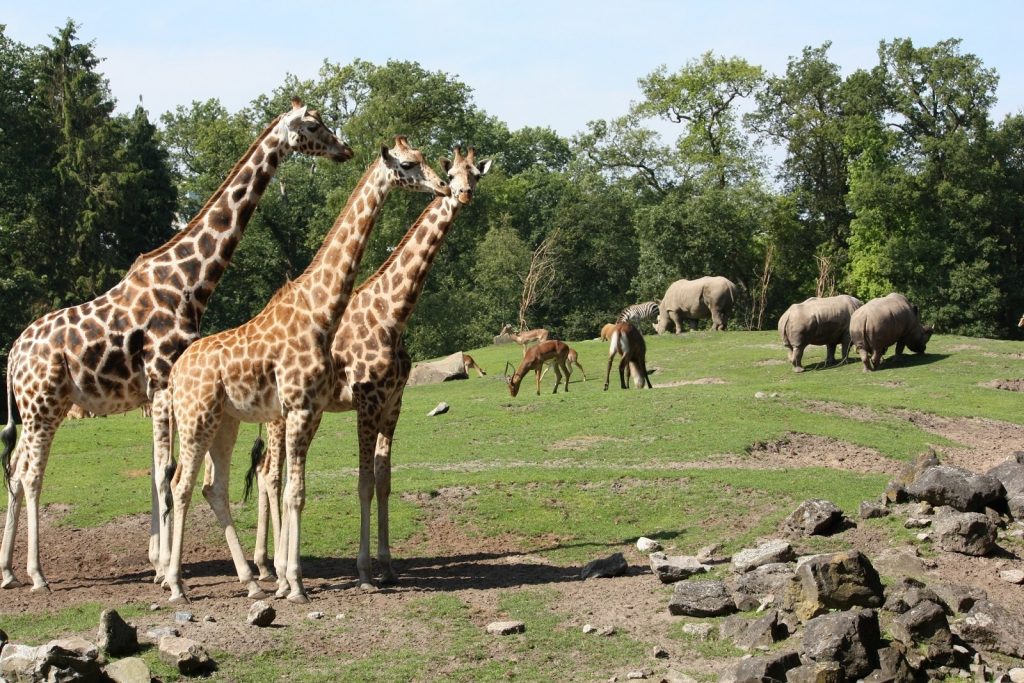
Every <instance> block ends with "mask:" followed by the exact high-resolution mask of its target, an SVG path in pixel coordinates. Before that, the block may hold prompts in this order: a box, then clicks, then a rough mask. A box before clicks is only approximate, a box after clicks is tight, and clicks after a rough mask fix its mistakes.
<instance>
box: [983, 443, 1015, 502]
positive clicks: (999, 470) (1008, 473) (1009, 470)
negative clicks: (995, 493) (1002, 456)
mask: <svg viewBox="0 0 1024 683" xmlns="http://www.w3.org/2000/svg"><path fill="white" fill-rule="evenodd" d="M985 474H987V475H989V476H990V477H995V478H996V479H998V480H999V483H1000V484H1002V485H1003V490H1005V491H1006V496H1007V497H1010V496H1016V495H1018V494H1022V493H1024V451H1017V452H1016V453H1015V454H1014V455H1013V456H1012V457H1010V458H1008V459H1006V460H1004V461H1003V462H1001V463H999V464H998V465H996V466H995V467H993V468H991V469H990V470H989V471H988V472H986V473H985Z"/></svg>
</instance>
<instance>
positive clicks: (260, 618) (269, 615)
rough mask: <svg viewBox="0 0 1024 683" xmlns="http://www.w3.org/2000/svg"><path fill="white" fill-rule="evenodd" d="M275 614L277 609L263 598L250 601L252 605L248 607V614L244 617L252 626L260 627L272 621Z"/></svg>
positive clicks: (268, 624)
mask: <svg viewBox="0 0 1024 683" xmlns="http://www.w3.org/2000/svg"><path fill="white" fill-rule="evenodd" d="M276 616H277V611H276V610H275V609H274V608H273V607H271V606H270V605H269V604H268V603H266V602H264V601H263V600H257V601H256V602H254V603H252V607H250V608H249V615H248V616H247V617H246V619H247V621H248V622H249V623H250V624H252V625H253V626H259V627H261V628H262V627H264V626H270V625H271V624H272V623H274V617H276Z"/></svg>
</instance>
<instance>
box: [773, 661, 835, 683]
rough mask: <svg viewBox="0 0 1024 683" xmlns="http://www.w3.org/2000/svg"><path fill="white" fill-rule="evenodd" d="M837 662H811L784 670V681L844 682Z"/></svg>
mask: <svg viewBox="0 0 1024 683" xmlns="http://www.w3.org/2000/svg"><path fill="white" fill-rule="evenodd" d="M845 681H846V678H845V677H844V676H843V669H842V667H841V666H839V662H811V663H810V664H801V665H800V666H798V667H796V668H795V669H790V670H789V671H787V672H786V683H845Z"/></svg>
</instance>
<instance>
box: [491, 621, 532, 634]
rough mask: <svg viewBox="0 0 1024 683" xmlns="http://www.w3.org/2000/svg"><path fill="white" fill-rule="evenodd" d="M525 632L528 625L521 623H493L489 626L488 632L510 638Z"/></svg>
mask: <svg viewBox="0 0 1024 683" xmlns="http://www.w3.org/2000/svg"><path fill="white" fill-rule="evenodd" d="M525 630H526V624H524V623H523V622H521V621H492V622H491V623H489V624H487V632H488V633H491V634H493V635H496V636H509V635H512V634H513V633H522V632H523V631H525Z"/></svg>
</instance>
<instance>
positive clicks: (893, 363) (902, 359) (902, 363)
mask: <svg viewBox="0 0 1024 683" xmlns="http://www.w3.org/2000/svg"><path fill="white" fill-rule="evenodd" d="M949 355H950V354H948V353H907V352H904V354H903V355H902V356H886V357H884V358H883V359H882V365H881V366H879V367H878V368H876V369H875V372H884V371H885V370H895V369H896V368H913V367H917V366H919V365H931V364H932V363H938V362H939V361H944V360H946V359H947V358H949Z"/></svg>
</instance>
